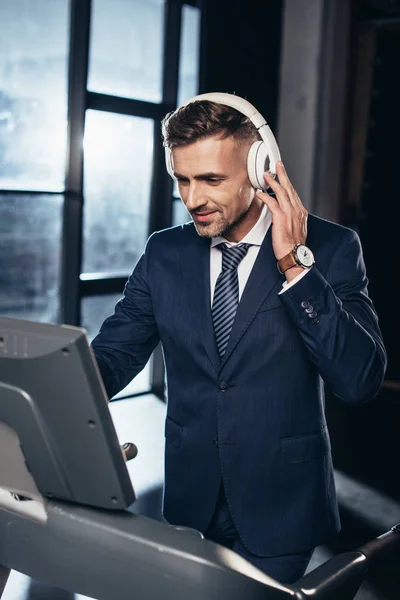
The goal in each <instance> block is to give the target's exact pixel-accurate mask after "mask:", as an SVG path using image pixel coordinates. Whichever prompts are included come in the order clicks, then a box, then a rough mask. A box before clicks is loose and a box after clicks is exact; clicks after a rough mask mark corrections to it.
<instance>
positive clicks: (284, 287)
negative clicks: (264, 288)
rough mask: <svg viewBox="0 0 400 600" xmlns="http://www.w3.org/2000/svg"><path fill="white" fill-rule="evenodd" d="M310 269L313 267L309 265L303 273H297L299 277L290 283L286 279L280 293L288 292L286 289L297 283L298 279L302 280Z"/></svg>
mask: <svg viewBox="0 0 400 600" xmlns="http://www.w3.org/2000/svg"><path fill="white" fill-rule="evenodd" d="M310 269H311V267H307V268H306V269H304V271H303V272H302V273H299V275H297V277H295V278H294V279H292V281H291V282H290V283H288V282H287V281H284V282H283V284H282V288H283V289H282V290H281V291H280V292H279V294H283V293H284V292H286V290H288V289H289V288H290V287H292V285H295V284H296V283H297V282H298V281H300V279H301V278H302V277H304V275H306V274H307V273H308V271H309V270H310ZM279 294H278V296H279Z"/></svg>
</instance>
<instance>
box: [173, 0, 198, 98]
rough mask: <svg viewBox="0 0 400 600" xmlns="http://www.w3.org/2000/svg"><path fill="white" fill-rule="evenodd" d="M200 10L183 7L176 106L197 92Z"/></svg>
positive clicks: (192, 7)
mask: <svg viewBox="0 0 400 600" xmlns="http://www.w3.org/2000/svg"><path fill="white" fill-rule="evenodd" d="M199 52H200V9H199V8H195V7H194V6H187V5H184V6H183V12H182V37H181V60H180V66H179V86H178V105H179V104H182V102H184V101H185V100H188V99H189V98H191V97H192V96H196V94H198V92H199V60H200V59H199Z"/></svg>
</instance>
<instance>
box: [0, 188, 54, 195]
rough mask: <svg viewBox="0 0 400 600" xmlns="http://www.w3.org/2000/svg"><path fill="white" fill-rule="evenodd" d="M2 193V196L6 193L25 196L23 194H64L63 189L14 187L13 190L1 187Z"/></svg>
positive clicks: (0, 191)
mask: <svg viewBox="0 0 400 600" xmlns="http://www.w3.org/2000/svg"><path fill="white" fill-rule="evenodd" d="M0 194H1V195H2V196H5V195H9V196H23V195H29V196H62V194H63V190H59V191H58V192H55V191H54V190H50V191H49V190H42V191H41V190H17V189H12V190H1V189H0Z"/></svg>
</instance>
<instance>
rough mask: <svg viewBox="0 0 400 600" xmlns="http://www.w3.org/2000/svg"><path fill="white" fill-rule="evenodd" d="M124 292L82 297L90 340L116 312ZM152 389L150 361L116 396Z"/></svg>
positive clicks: (84, 325)
mask: <svg viewBox="0 0 400 600" xmlns="http://www.w3.org/2000/svg"><path fill="white" fill-rule="evenodd" d="M121 296H122V294H120V295H118V294H106V295H104V296H90V297H87V298H83V299H82V304H81V311H82V312H81V314H82V327H84V328H85V329H86V330H87V333H88V338H89V340H90V341H92V340H93V338H94V337H95V336H96V335H97V334H98V332H99V329H100V326H101V324H102V323H103V321H104V320H105V319H106V318H107V317H108V316H110V315H112V314H113V312H114V307H115V305H116V303H117V302H118V300H119V299H120V298H121ZM149 390H150V362H149V363H147V365H146V366H145V368H144V369H143V371H141V372H140V373H139V375H137V377H135V379H134V380H133V381H131V383H129V384H128V385H127V386H126V388H125V389H124V390H122V391H121V392H120V393H119V394H117V395H116V396H115V397H116V398H118V397H120V396H128V395H129V394H137V393H140V392H148V391H149Z"/></svg>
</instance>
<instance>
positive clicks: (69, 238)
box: [0, 0, 201, 399]
mask: <svg viewBox="0 0 400 600" xmlns="http://www.w3.org/2000/svg"><path fill="white" fill-rule="evenodd" d="M111 4H112V3H111ZM184 5H190V6H194V7H196V8H199V9H200V10H201V0H165V2H164V41H163V64H162V99H161V102H160V103H153V102H146V101H141V100H135V99H130V98H122V97H119V96H113V95H107V94H101V93H97V92H92V91H89V90H88V89H87V83H88V70H89V52H90V29H91V11H92V0H70V5H69V8H70V22H69V64H68V137H67V160H66V170H65V189H64V192H62V191H35V190H30V191H29V190H23V191H22V190H21V191H19V190H0V191H1V193H2V194H3V193H4V194H8V193H12V194H19V193H23V194H25V195H35V194H41V195H52V196H53V195H54V196H63V198H64V204H63V215H62V219H63V222H62V249H61V275H60V277H61V281H60V311H59V319H58V320H59V322H61V323H65V324H68V325H76V326H80V325H81V302H82V299H83V298H86V297H90V296H102V295H106V294H121V295H122V292H123V288H124V286H125V283H126V281H127V278H128V276H129V273H97V274H93V273H92V274H87V273H86V274H82V273H81V270H82V250H83V206H84V193H83V188H84V185H83V183H84V161H83V158H84V157H83V144H82V139H83V134H84V128H85V118H86V111H87V110H88V109H94V110H97V111H104V112H109V113H116V114H121V115H127V116H135V117H144V118H151V119H153V120H154V155H153V169H152V182H151V191H150V211H149V221H148V222H149V226H148V232H147V233H148V235H150V234H151V233H152V232H154V231H156V230H160V229H164V228H166V227H169V226H170V225H171V223H172V202H173V194H172V192H173V185H172V180H171V178H170V177H169V175H168V174H167V172H166V169H165V158H164V150H163V147H162V140H161V128H160V120H161V119H162V118H163V116H164V115H165V114H166V113H167V112H169V111H171V110H174V109H175V108H176V105H177V97H178V84H179V81H178V78H179V63H180V45H181V23H182V9H183V6H184ZM133 266H134V265H132V267H133ZM144 393H146V394H147V393H153V394H155V395H157V396H158V397H159V398H160V399H164V365H163V359H162V353H161V349H160V346H158V348H157V349H156V350H155V352H154V353H153V357H152V363H151V378H150V389H149V390H148V391H146V392H141V393H134V394H129V397H134V396H140V395H143V394H144ZM118 399H120V398H118Z"/></svg>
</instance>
